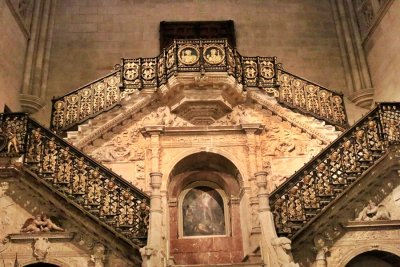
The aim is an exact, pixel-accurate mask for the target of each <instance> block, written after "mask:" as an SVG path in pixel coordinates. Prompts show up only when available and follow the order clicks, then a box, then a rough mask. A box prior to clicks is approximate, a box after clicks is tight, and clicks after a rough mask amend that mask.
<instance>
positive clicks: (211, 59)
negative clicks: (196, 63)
mask: <svg viewBox="0 0 400 267" xmlns="http://www.w3.org/2000/svg"><path fill="white" fill-rule="evenodd" d="M203 57H204V60H205V61H206V62H207V63H208V64H211V65H217V64H220V63H221V62H222V61H223V60H224V58H225V53H224V51H223V50H222V49H221V48H220V47H217V46H211V47H208V48H207V49H205V50H204V52H203Z"/></svg>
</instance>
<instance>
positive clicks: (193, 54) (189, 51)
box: [178, 45, 200, 65]
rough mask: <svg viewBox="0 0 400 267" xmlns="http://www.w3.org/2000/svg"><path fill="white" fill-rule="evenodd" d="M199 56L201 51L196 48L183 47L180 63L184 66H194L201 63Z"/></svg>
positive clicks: (180, 53)
mask: <svg viewBox="0 0 400 267" xmlns="http://www.w3.org/2000/svg"><path fill="white" fill-rule="evenodd" d="M199 54H200V53H199V50H198V49H197V48H196V47H195V46H192V45H185V46H182V47H181V48H180V49H179V51H178V57H179V62H181V63H182V64H184V65H193V64H195V63H196V62H197V61H199Z"/></svg>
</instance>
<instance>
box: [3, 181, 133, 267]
mask: <svg viewBox="0 0 400 267" xmlns="http://www.w3.org/2000/svg"><path fill="white" fill-rule="evenodd" d="M49 218H50V221H51V223H50V224H51V225H50V224H49V223H47V224H45V222H47V221H46V220H47V219H49ZM0 255H1V257H2V260H3V261H4V263H5V264H6V266H14V263H15V262H16V261H18V263H19V264H20V265H19V266H25V265H26V264H32V263H36V262H46V263H51V264H55V265H58V266H61V267H78V266H88V267H89V266H96V267H102V266H104V264H105V261H106V258H107V261H108V262H110V263H113V262H115V265H112V266H127V265H126V264H127V263H126V260H124V258H122V257H120V256H119V255H118V254H115V253H114V252H113V251H112V250H110V249H109V248H106V247H105V246H104V245H103V244H101V243H100V242H99V240H98V239H97V237H94V236H93V235H91V234H89V233H88V232H87V230H86V229H85V228H84V227H82V226H80V225H79V224H77V223H76V222H73V221H71V220H70V219H69V218H67V217H66V215H65V214H63V213H62V212H60V210H59V209H57V208H56V207H55V206H54V205H52V204H50V203H49V202H48V201H47V199H46V197H42V196H39V195H37V194H36V193H33V191H32V190H31V189H30V188H28V187H27V186H25V185H23V184H22V183H21V182H20V181H18V180H17V179H14V178H7V179H4V178H1V179H0ZM118 262H122V263H121V264H119V265H118Z"/></svg>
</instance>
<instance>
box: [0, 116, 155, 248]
mask: <svg viewBox="0 0 400 267" xmlns="http://www.w3.org/2000/svg"><path fill="white" fill-rule="evenodd" d="M21 155H22V156H23V166H24V168H26V169H28V170H29V171H30V172H33V173H34V174H35V175H36V177H37V178H38V179H40V181H41V183H42V184H45V185H46V186H47V187H48V188H50V189H51V190H53V191H55V192H57V193H58V194H59V195H61V196H62V197H64V198H65V199H68V200H72V202H73V203H74V205H75V206H76V207H77V208H79V209H80V210H82V211H83V212H85V213H86V214H89V215H90V216H92V217H93V218H94V219H97V220H98V221H99V222H101V223H102V224H103V225H104V226H106V227H108V229H110V230H112V231H115V232H116V233H117V234H119V235H122V236H123V237H124V238H127V239H128V240H131V241H135V242H136V240H142V239H146V238H147V228H148V219H149V207H148V203H149V197H148V196H147V195H146V194H144V193H143V192H141V191H140V190H139V189H137V188H136V187H134V186H133V185H131V184H130V183H129V182H127V181H125V180H124V179H122V178H121V177H120V176H119V175H117V174H115V173H114V172H112V171H110V170H109V169H107V168H106V167H104V166H102V165H101V164H99V163H97V162H96V161H95V160H93V159H91V158H90V157H89V156H87V155H85V154H83V153H82V152H80V151H79V150H78V149H76V148H75V147H73V146H71V145H70V144H69V143H67V142H65V141H64V140H63V139H62V138H60V137H59V136H57V135H55V134H54V133H53V132H51V131H49V130H48V129H46V128H45V127H43V126H41V125H40V124H38V123H37V122H36V121H34V120H32V119H31V118H29V117H28V116H27V115H26V114H23V113H4V114H0V157H20V156H21Z"/></svg>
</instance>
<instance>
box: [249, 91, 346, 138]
mask: <svg viewBox="0 0 400 267" xmlns="http://www.w3.org/2000/svg"><path fill="white" fill-rule="evenodd" d="M250 97H251V98H252V99H253V100H254V101H256V102H257V103H259V104H261V105H262V106H263V107H265V108H267V109H269V110H270V111H272V112H273V113H274V114H275V115H277V116H279V117H280V118H282V119H283V120H286V121H288V122H290V123H291V124H293V125H294V126H296V127H298V128H300V129H301V130H303V131H304V132H306V133H308V134H309V135H311V136H312V137H315V138H317V139H318V140H320V141H322V142H323V143H324V144H329V143H331V142H332V141H333V140H335V139H336V138H337V137H338V136H339V134H340V132H338V131H335V129H334V126H331V125H325V122H323V121H319V120H317V119H315V118H314V117H307V116H305V115H301V114H298V113H295V112H293V111H291V110H290V109H287V108H284V107H282V106H281V105H280V104H279V103H278V102H277V101H276V99H275V98H274V97H271V96H268V95H265V94H262V93H261V92H256V91H252V92H251V94H250ZM310 118H311V119H310ZM310 120H311V121H313V122H316V123H318V124H320V125H319V126H318V127H312V126H313V124H312V123H310ZM314 125H315V124H314Z"/></svg>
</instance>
